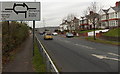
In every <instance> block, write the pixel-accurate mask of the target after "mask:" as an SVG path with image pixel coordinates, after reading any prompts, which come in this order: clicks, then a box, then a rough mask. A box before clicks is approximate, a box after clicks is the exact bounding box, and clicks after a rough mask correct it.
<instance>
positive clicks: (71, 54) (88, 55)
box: [37, 34, 120, 72]
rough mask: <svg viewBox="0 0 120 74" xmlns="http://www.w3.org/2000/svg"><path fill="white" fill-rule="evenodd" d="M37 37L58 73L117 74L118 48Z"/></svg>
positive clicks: (77, 39)
mask: <svg viewBox="0 0 120 74" xmlns="http://www.w3.org/2000/svg"><path fill="white" fill-rule="evenodd" d="M37 37H38V39H39V40H40V41H41V42H42V44H43V45H44V47H45V48H46V50H47V52H48V53H49V55H50V56H51V58H52V59H53V61H54V63H55V64H56V66H57V68H58V69H59V70H60V72H118V62H119V61H120V59H119V57H120V55H118V46H114V45H109V44H102V43H95V42H90V41H87V40H84V39H79V38H66V37H63V36H54V38H53V40H44V38H43V36H41V35H39V34H37Z"/></svg>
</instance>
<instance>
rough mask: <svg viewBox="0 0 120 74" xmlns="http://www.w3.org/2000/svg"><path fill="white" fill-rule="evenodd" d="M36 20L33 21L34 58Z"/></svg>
mask: <svg viewBox="0 0 120 74" xmlns="http://www.w3.org/2000/svg"><path fill="white" fill-rule="evenodd" d="M34 41H35V20H33V56H34V44H35V42H34Z"/></svg>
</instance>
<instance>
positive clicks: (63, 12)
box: [0, 0, 119, 27]
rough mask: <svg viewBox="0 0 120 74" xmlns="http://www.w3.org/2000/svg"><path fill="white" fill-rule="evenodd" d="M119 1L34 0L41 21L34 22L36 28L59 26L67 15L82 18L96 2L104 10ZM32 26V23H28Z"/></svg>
mask: <svg viewBox="0 0 120 74" xmlns="http://www.w3.org/2000/svg"><path fill="white" fill-rule="evenodd" d="M0 1H26V2H28V1H32V2H34V1H35V0H0ZM116 1H119V0H36V2H41V21H37V22H36V27H44V24H43V19H44V20H45V26H59V25H60V24H61V22H62V19H63V18H65V17H66V16H67V15H68V14H74V15H76V16H77V17H78V18H80V17H81V16H83V11H84V10H86V8H87V7H88V6H89V5H90V4H91V2H97V3H98V5H99V6H104V9H107V8H109V7H110V6H115V2H116ZM29 25H30V26H32V22H29Z"/></svg>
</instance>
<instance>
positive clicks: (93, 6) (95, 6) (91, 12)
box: [84, 2, 101, 40]
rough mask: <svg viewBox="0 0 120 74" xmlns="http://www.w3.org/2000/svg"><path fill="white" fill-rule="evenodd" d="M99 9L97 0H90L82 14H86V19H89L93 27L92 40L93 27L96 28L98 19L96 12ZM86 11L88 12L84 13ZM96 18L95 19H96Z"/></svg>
mask: <svg viewBox="0 0 120 74" xmlns="http://www.w3.org/2000/svg"><path fill="white" fill-rule="evenodd" d="M100 9H101V6H100V8H99V6H98V4H97V2H92V3H91V5H90V6H88V7H87V10H85V11H84V12H85V13H84V14H85V16H86V18H87V19H89V20H90V21H91V22H92V24H93V27H94V40H95V39H96V38H95V28H96V24H97V23H98V21H99V14H97V12H98V11H99V10H100ZM87 13H89V15H86V14H87ZM96 19H97V20H96Z"/></svg>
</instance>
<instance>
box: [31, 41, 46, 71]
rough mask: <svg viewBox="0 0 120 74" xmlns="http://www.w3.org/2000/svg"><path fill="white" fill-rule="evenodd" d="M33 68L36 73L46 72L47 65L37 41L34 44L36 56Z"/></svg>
mask: <svg viewBox="0 0 120 74" xmlns="http://www.w3.org/2000/svg"><path fill="white" fill-rule="evenodd" d="M32 63H33V67H34V70H35V72H46V64H45V61H44V60H43V57H42V55H41V54H40V51H39V48H38V45H37V42H36V41H35V44H34V56H33V60H32Z"/></svg>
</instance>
